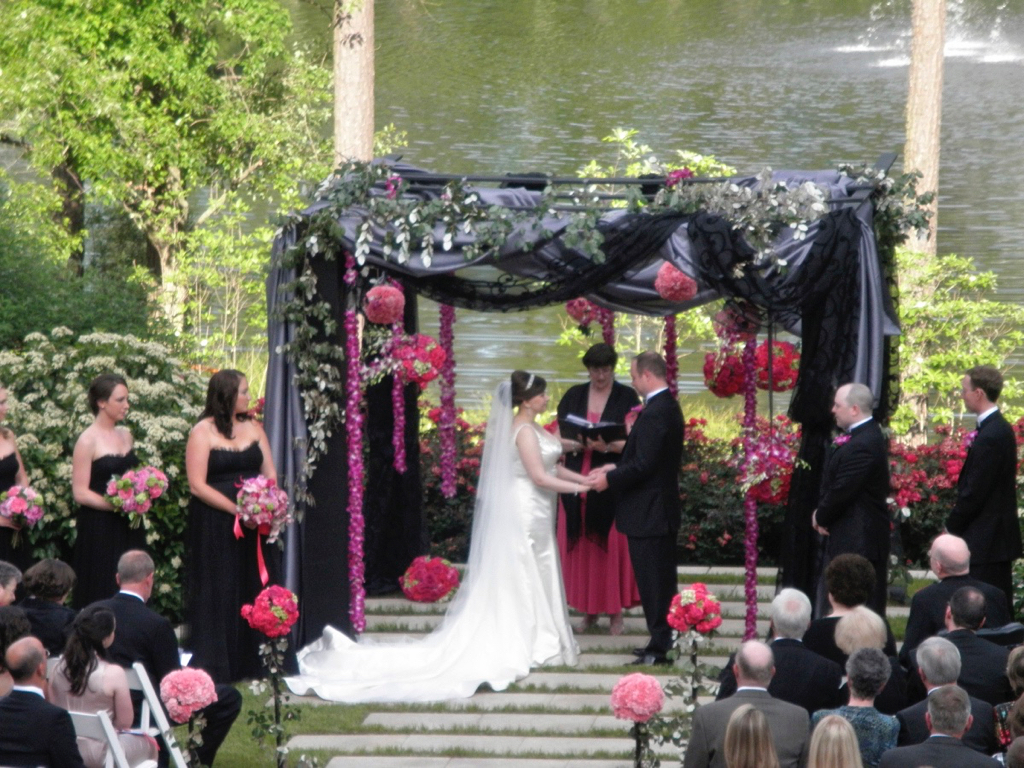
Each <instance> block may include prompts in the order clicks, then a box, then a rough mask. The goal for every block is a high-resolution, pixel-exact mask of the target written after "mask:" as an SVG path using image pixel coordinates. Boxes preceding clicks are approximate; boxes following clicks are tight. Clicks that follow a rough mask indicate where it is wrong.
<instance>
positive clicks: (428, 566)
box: [398, 555, 459, 603]
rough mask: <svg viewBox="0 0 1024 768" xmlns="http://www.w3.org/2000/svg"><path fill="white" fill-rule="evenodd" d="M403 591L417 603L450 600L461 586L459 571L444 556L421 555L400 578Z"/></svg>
mask: <svg viewBox="0 0 1024 768" xmlns="http://www.w3.org/2000/svg"><path fill="white" fill-rule="evenodd" d="M398 582H399V584H400V585H401V587H402V592H404V593H405V596H406V597H407V598H409V599H410V600H413V601H415V602H417V603H436V602H438V601H445V600H450V599H451V597H452V595H454V594H455V590H457V589H458V588H459V572H458V571H457V570H456V569H455V566H453V565H452V564H451V563H450V562H448V561H447V560H445V559H444V558H443V557H430V556H429V555H420V556H419V557H417V558H416V559H415V560H413V561H412V563H411V564H410V565H409V567H408V569H406V571H405V573H404V574H402V576H401V578H399V580H398Z"/></svg>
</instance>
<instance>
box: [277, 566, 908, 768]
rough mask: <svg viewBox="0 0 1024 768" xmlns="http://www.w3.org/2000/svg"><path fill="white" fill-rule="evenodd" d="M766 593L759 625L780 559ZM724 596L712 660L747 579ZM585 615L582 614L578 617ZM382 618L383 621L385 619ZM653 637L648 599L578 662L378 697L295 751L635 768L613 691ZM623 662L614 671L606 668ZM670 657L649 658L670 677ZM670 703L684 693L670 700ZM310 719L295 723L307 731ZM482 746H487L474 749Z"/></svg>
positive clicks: (762, 625)
mask: <svg viewBox="0 0 1024 768" xmlns="http://www.w3.org/2000/svg"><path fill="white" fill-rule="evenodd" d="M679 574H680V576H679V579H680V582H682V583H689V582H692V581H701V580H702V578H703V577H707V578H708V581H709V582H710V581H716V580H734V579H737V578H740V577H742V575H743V569H742V568H727V567H718V568H706V567H681V568H680V569H679ZM758 576H759V581H760V586H759V587H758V598H759V601H760V603H761V605H760V608H759V612H758V613H759V618H758V635H759V636H764V634H765V633H766V632H767V629H768V621H767V618H766V611H767V603H768V602H769V601H770V600H771V599H772V597H773V596H774V594H775V569H773V568H761V569H758ZM709 586H710V588H711V591H712V592H713V593H714V594H715V595H716V596H718V598H719V599H720V600H721V601H722V614H723V617H724V618H725V620H724V621H723V624H722V628H721V630H720V634H719V636H718V637H716V639H715V646H716V647H717V648H719V649H720V655H717V656H711V657H702V660H704V661H707V662H709V663H712V664H715V665H716V666H721V665H722V664H724V663H725V661H726V658H727V657H726V656H725V655H724V654H725V652H726V651H727V650H731V649H733V648H735V647H736V646H737V645H738V644H739V642H740V640H741V638H742V634H743V626H744V622H743V616H744V613H745V608H744V604H743V585H742V584H709ZM906 610H907V609H905V608H903V609H900V608H891V609H890V614H891V615H901V614H903V615H905V614H906ZM442 612H443V607H439V606H436V605H425V604H420V603H411V602H409V601H407V600H405V599H402V598H395V597H388V598H378V599H369V600H367V633H368V634H369V635H370V636H374V637H386V636H387V635H388V634H391V633H393V632H403V633H405V634H412V635H416V634H420V633H425V632H428V631H429V630H430V629H431V628H432V627H433V626H435V625H436V624H437V622H438V621H439V618H440V614H441V613H442ZM574 620H575V617H574ZM375 628H376V629H375ZM644 638H646V631H645V625H644V621H643V615H642V613H641V611H640V609H639V608H637V609H634V610H632V611H629V612H628V613H627V617H626V632H625V633H624V634H623V635H620V636H618V637H613V636H611V635H609V634H607V619H603V620H602V629H601V630H598V631H596V632H595V631H594V630H592V631H591V632H590V633H587V634H584V635H582V636H577V640H578V641H579V644H580V649H581V652H582V653H581V657H580V663H579V666H577V667H575V668H573V669H572V670H570V671H543V670H537V671H535V672H533V673H532V674H530V675H529V676H527V677H526V678H524V679H523V680H521V681H520V682H519V683H517V684H516V685H514V686H512V687H511V688H509V690H507V691H504V692H502V693H495V692H492V691H481V692H478V693H477V694H475V695H474V696H473V697H471V698H469V699H462V700H458V701H452V702H447V703H445V704H443V705H441V706H440V708H439V707H438V706H437V705H430V711H424V710H425V707H423V706H420V707H416V706H401V705H369V706H370V714H369V715H368V716H367V717H366V719H365V720H364V721H363V726H364V727H365V729H366V731H365V732H360V733H348V734H343V735H336V736H330V735H296V736H293V737H292V739H291V740H290V741H289V744H288V746H289V748H290V749H291V750H292V752H293V754H301V753H302V752H306V751H309V750H326V751H331V752H335V753H343V754H341V755H339V756H337V757H334V758H332V759H331V760H330V761H329V762H328V764H327V765H328V768H371V767H372V768H498V767H499V766H512V768H628V766H631V765H632V759H631V756H632V751H633V740H632V739H631V738H630V737H629V735H628V732H629V728H630V724H629V723H628V722H626V721H623V720H617V719H616V718H614V717H613V716H612V714H611V710H610V707H609V701H608V698H609V693H610V692H611V689H612V686H614V685H615V683H616V682H617V681H618V680H619V678H620V677H622V674H623V672H622V671H621V669H618V668H619V667H621V665H623V664H627V663H629V662H630V661H631V660H632V658H633V657H632V656H631V655H630V649H631V648H633V647H635V646H636V645H637V644H638V643H639V642H640V641H641V639H644ZM609 668H616V669H614V671H605V670H606V669H609ZM664 670H665V668H664V667H656V668H643V671H646V672H648V673H655V674H656V676H657V677H659V678H662V679H664V680H668V679H669V678H670V677H671V676H672V673H671V672H667V673H666V672H664ZM293 700H294V701H295V702H296V703H300V702H301V703H310V704H316V705H318V706H329V707H341V706H344V705H339V704H331V703H326V702H321V701H320V700H319V699H315V698H306V697H293ZM667 705H668V708H669V709H678V708H679V707H681V706H682V703H681V702H680V701H678V700H668V702H667ZM301 729H302V721H301V720H299V721H298V723H296V724H295V725H293V726H292V727H291V732H292V733H300V732H301ZM657 751H658V753H659V756H660V757H661V758H662V761H663V763H664V764H665V765H672V764H674V763H675V758H676V756H677V753H676V750H675V749H674V748H673V747H672V746H670V745H669V746H666V747H661V748H659V749H658V750H657ZM465 755H477V756H465Z"/></svg>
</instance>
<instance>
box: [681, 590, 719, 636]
mask: <svg viewBox="0 0 1024 768" xmlns="http://www.w3.org/2000/svg"><path fill="white" fill-rule="evenodd" d="M668 623H669V625H670V626H671V627H672V629H675V630H677V631H679V632H689V631H690V630H694V631H696V632H699V633H700V634H702V635H708V634H710V633H711V632H713V631H714V630H716V629H718V628H719V627H720V626H722V605H721V603H719V602H718V600H717V598H715V596H714V595H712V594H711V593H710V592H708V588H707V587H706V586H705V585H704V584H701V583H700V582H697V583H694V584H691V585H690V586H689V587H685V588H684V589H683V590H682V591H681V592H679V593H678V594H677V595H676V596H675V597H673V598H672V603H671V605H670V606H669V609H668Z"/></svg>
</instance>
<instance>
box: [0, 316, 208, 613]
mask: <svg viewBox="0 0 1024 768" xmlns="http://www.w3.org/2000/svg"><path fill="white" fill-rule="evenodd" d="M108 372H112V373H118V374H120V375H122V376H124V378H125V379H126V380H127V382H128V391H129V394H130V398H131V410H130V412H129V414H128V417H127V420H126V425H127V426H128V428H129V429H130V430H131V432H132V435H133V436H134V438H135V452H136V453H137V454H138V456H139V459H140V460H141V461H142V462H143V463H144V464H151V465H153V466H155V467H158V468H160V469H162V470H163V471H164V472H165V473H166V474H167V477H168V479H169V480H170V487H169V488H168V490H167V492H166V493H165V494H164V495H163V496H162V497H161V498H160V499H159V500H158V501H156V503H154V505H153V508H152V510H151V511H150V513H149V514H148V515H147V516H146V517H145V519H144V521H143V525H144V526H145V529H146V541H147V544H148V546H149V548H150V550H151V552H152V554H153V557H154V560H155V561H156V564H157V577H156V583H157V588H156V590H155V592H154V595H153V605H154V608H155V610H157V611H158V612H160V613H161V614H163V615H164V616H167V617H168V618H170V619H171V620H172V621H177V620H179V619H180V617H181V590H180V589H179V588H178V587H179V583H180V573H179V572H180V568H181V564H182V556H183V553H184V535H183V534H184V530H185V524H186V518H187V515H186V507H187V505H188V499H189V494H188V482H187V480H186V478H185V471H184V467H185V441H186V440H187V438H188V433H189V430H190V429H191V427H192V424H193V423H195V421H196V419H197V418H198V416H199V413H200V412H201V411H202V406H203V402H204V397H205V382H204V381H203V378H202V377H201V376H200V374H198V373H197V372H195V371H192V370H190V369H188V368H187V367H185V366H183V365H182V364H181V363H180V362H179V361H178V360H176V359H175V358H174V357H172V355H171V353H170V350H169V349H168V348H167V347H166V346H164V345H162V344H159V343H156V342H147V341H140V340H139V339H137V338H136V337H134V336H119V335H116V334H112V333H92V334H87V335H84V336H77V337H76V335H75V334H74V333H73V332H72V331H70V330H69V329H67V328H56V329H54V330H53V331H52V332H51V333H50V335H49V336H45V335H43V334H41V333H32V334H29V335H28V336H27V337H25V340H24V344H23V346H22V348H21V349H20V350H19V351H17V352H11V351H3V352H0V382H2V383H3V384H4V386H6V387H7V390H8V393H9V396H10V415H9V417H8V422H9V424H10V426H11V428H12V429H13V430H14V432H15V433H16V434H17V436H18V447H19V450H20V451H21V456H22V458H23V459H24V462H25V469H26V470H27V471H28V475H29V482H30V483H31V485H32V486H33V487H34V488H35V489H36V490H37V491H40V492H41V493H43V494H44V496H45V499H46V503H45V509H46V516H45V517H44V519H43V521H42V522H41V523H40V525H39V526H37V527H36V528H35V529H32V530H30V531H29V532H28V541H29V542H30V544H31V545H32V546H33V548H34V553H35V555H36V556H37V557H62V558H65V559H67V558H68V556H69V554H70V551H71V547H72V546H73V545H74V541H75V508H76V506H75V503H74V500H73V498H72V494H71V455H72V451H73V449H74V445H75V441H76V440H77V439H78V436H79V434H81V432H82V431H83V430H84V429H85V428H86V427H88V426H89V424H91V423H92V419H93V417H92V414H91V413H90V412H89V407H88V403H87V399H86V390H87V389H88V386H89V382H90V381H92V379H93V378H94V377H95V376H97V375H98V374H100V373H108Z"/></svg>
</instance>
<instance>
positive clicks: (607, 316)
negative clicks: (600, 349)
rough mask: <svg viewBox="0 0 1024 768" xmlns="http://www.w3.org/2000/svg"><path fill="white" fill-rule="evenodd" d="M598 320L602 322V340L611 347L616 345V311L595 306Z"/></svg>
mask: <svg viewBox="0 0 1024 768" xmlns="http://www.w3.org/2000/svg"><path fill="white" fill-rule="evenodd" d="M594 309H595V310H596V316H597V319H598V322H600V323H601V336H602V341H604V343H605V344H607V345H608V346H609V347H614V346H615V313H614V312H612V311H611V310H610V309H604V308H603V307H595V308H594Z"/></svg>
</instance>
